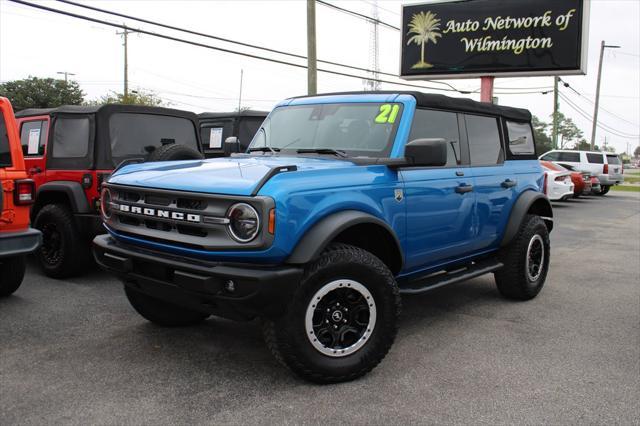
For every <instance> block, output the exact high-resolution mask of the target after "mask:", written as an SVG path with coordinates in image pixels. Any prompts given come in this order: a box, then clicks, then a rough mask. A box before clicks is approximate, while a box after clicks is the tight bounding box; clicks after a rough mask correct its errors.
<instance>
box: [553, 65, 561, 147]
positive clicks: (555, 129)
mask: <svg viewBox="0 0 640 426" xmlns="http://www.w3.org/2000/svg"><path fill="white" fill-rule="evenodd" d="M558 81H560V77H558V76H555V77H553V129H552V130H551V140H552V142H553V149H558V112H559V111H558V110H559V109H560V108H559V105H558Z"/></svg>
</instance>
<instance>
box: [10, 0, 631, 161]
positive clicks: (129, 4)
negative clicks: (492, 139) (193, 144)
mask: <svg viewBox="0 0 640 426" xmlns="http://www.w3.org/2000/svg"><path fill="white" fill-rule="evenodd" d="M76 1H78V2H82V3H84V4H88V5H91V6H95V7H99V8H103V9H108V10H111V11H117V12H120V13H124V14H127V15H132V16H135V17H142V18H145V19H148V20H153V21H157V22H160V23H163V24H169V25H173V26H176V27H181V28H187V29H189V30H192V31H198V32H202V33H207V34H211V35H215V36H219V37H225V38H229V39H233V40H237V41H242V42H244V43H250V44H255V45H259V46H264V47H269V48H271V49H277V50H281V51H286V52H291V53H296V54H299V55H303V56H304V55H306V50H307V48H306V2H305V1H301V0H288V1H266V0H258V1H249V0H236V1H184V0H183V1H169V0H165V1H157V0H156V1H152V0H143V1H124V0H111V1H86V2H84V1H82V0H76ZM34 2H37V3H38V4H41V5H45V6H49V7H52V8H57V9H61V10H67V11H73V12H75V13H79V14H83V15H89V16H92V17H96V18H99V19H102V20H105V21H109V22H114V23H119V24H122V23H126V24H127V26H129V27H131V28H136V29H145V30H148V31H153V32H159V33H163V34H166V35H171V36H174V37H180V38H186V39H188V40H192V41H195V42H199V43H203V44H208V45H212V46H217V47H221V48H227V49H232V50H238V51H242V52H246V53H250V54H257V55H259V56H267V57H269V58H274V59H279V60H284V61H289V62H295V63H297V64H301V65H304V64H305V61H304V60H300V59H296V58H290V57H287V56H283V55H279V54H275V53H267V52H262V51H259V50H256V49H251V48H247V47H238V46H235V45H232V44H229V43H226V42H222V41H217V40H211V39H207V38H203V37H198V36H193V35H186V34H183V33H179V32H176V31H172V30H167V29H162V28H158V27H153V26H151V25H148V24H140V23H137V22H135V21H130V20H127V19H123V18H118V17H114V16H110V15H105V14H101V13H99V12H93V11H89V10H86V9H81V8H77V7H74V6H72V5H67V4H63V3H59V2H55V1H36V0H34ZM328 2H331V3H333V4H336V5H338V6H340V7H343V8H345V9H349V10H353V11H356V12H358V13H361V14H365V15H369V16H372V15H373V13H374V3H375V2H374V1H373V0H328ZM422 2H424V1H380V0H379V1H378V2H377V10H378V15H379V19H380V20H381V21H384V22H388V23H390V24H392V25H394V26H398V27H399V26H400V10H401V5H402V4H403V3H404V4H408V3H422ZM590 9H591V12H590V16H591V19H590V23H589V35H588V37H589V43H588V45H589V51H588V68H587V73H586V75H580V76H564V77H562V79H563V80H564V81H565V82H567V83H568V84H569V85H570V88H567V87H561V93H562V94H563V97H565V98H561V100H560V111H561V112H562V113H563V114H565V115H566V116H568V117H571V118H572V119H573V120H574V121H575V122H576V124H577V125H578V127H579V128H580V129H581V130H582V131H583V132H584V135H585V138H586V139H587V140H589V139H590V135H591V120H590V118H589V117H591V115H592V114H593V102H594V99H595V92H596V75H597V67H598V56H599V51H600V42H601V41H602V40H605V41H606V43H607V44H613V45H619V46H621V48H620V49H615V50H614V49H606V50H605V55H604V62H603V74H602V75H603V77H602V83H601V98H600V106H601V109H600V113H599V122H601V123H603V124H604V125H606V126H608V127H610V128H613V129H614V130H615V131H616V132H617V133H619V134H618V135H616V134H613V133H610V132H607V131H605V130H601V129H598V133H597V136H596V141H597V144H598V145H602V144H603V143H604V141H605V138H606V142H607V145H609V146H613V147H614V148H615V149H616V151H617V152H625V151H627V149H629V151H630V152H633V150H634V149H635V147H636V146H638V144H639V142H640V138H639V137H638V135H640V0H592V1H591V7H590ZM316 22H317V23H316V26H317V40H318V41H317V50H318V58H319V59H324V60H328V61H333V62H338V63H344V64H349V65H354V66H358V67H362V68H371V67H372V66H373V62H372V57H373V56H372V55H371V48H370V45H371V42H370V41H371V34H372V27H373V25H372V24H371V23H370V22H368V21H366V20H364V19H361V18H358V17H356V16H353V15H350V14H346V13H343V12H340V11H338V10H335V9H333V8H329V7H327V6H325V5H322V4H320V3H318V4H317V6H316ZM118 31H120V30H118V29H116V28H113V27H108V26H106V25H102V24H99V23H94V22H86V21H82V20H78V19H75V18H71V17H66V16H62V15H58V14H54V13H51V12H47V11H41V10H36V9H33V8H30V7H28V6H24V5H20V4H17V3H12V2H9V1H8V0H0V82H5V81H10V80H15V79H21V78H26V77H28V76H37V77H52V78H63V76H62V75H61V74H58V73H60V72H65V71H66V72H69V73H73V74H75V75H73V76H70V77H69V78H72V79H74V80H77V81H78V82H79V84H80V86H81V88H82V90H83V91H84V92H85V94H86V97H87V98H88V99H96V98H99V97H100V96H103V95H105V94H107V93H109V92H110V91H117V92H122V87H123V76H124V71H123V68H124V67H123V63H124V60H123V56H124V55H123V46H122V36H121V35H118V34H117V32H118ZM378 39H379V43H378V46H379V50H378V51H379V69H380V70H381V71H384V72H390V73H395V74H397V73H398V64H399V56H400V33H399V31H397V30H394V29H391V28H387V27H384V26H379V27H378ZM128 40H129V43H128V45H129V61H128V62H129V87H130V89H132V90H139V91H152V92H154V93H156V94H157V95H158V96H160V97H161V98H162V99H163V101H164V102H165V104H166V105H168V106H171V107H174V108H180V109H186V110H192V111H195V112H202V111H230V110H233V109H235V108H237V107H238V103H239V99H238V98H239V93H240V74H241V71H242V75H243V78H242V101H241V106H242V107H243V108H244V107H250V108H252V109H261V110H269V109H271V108H272V107H273V106H274V105H275V104H276V103H277V102H278V101H279V100H282V99H285V98H287V97H291V96H298V95H304V94H306V91H307V82H306V69H304V68H296V67H291V66H285V65H281V64H275V63H271V62H266V61H262V60H259V59H253V58H247V57H242V56H238V55H234V54H230V53H225V52H220V51H215V50H211V49H207V48H202V47H197V46H189V45H185V44H182V43H178V42H174V41H170V40H164V39H158V38H156V37H152V36H149V35H146V34H130V35H129V37H128ZM319 68H327V69H333V70H339V71H343V72H347V73H354V74H358V75H362V74H363V73H362V72H358V71H353V70H348V69H344V68H336V67H334V66H329V65H325V64H319ZM384 78H385V79H391V80H394V81H398V82H402V80H400V79H397V78H392V77H388V78H387V77H384ZM446 82H448V83H450V84H452V85H454V86H455V87H456V88H459V89H462V90H471V91H475V90H479V88H480V80H479V79H462V80H448V81H446ZM411 83H415V82H411ZM424 84H425V85H428V86H431V87H446V86H444V85H443V84H437V83H435V82H431V83H428V82H424ZM552 86H553V77H535V78H534V77H513V78H497V79H496V82H495V87H496V92H497V94H496V96H497V97H498V102H499V103H500V104H503V105H510V106H516V107H523V108H528V109H529V110H531V112H532V113H533V114H535V115H536V116H538V117H540V118H541V119H543V120H545V121H550V119H549V116H550V114H551V113H552V111H553V94H552V93H551V92H550V93H548V94H541V93H539V92H540V91H543V90H548V89H551V88H552ZM363 88H364V82H363V80H362V79H361V78H350V77H344V76H338V75H332V74H327V73H319V75H318V92H334V91H345V90H362V89H363ZM380 88H381V89H384V90H399V89H402V86H398V85H392V84H387V83H383V84H381V86H380ZM405 89H406V88H405ZM424 91H426V92H433V93H443V92H439V91H433V90H424ZM527 91H529V92H531V91H534V92H538V93H529V94H523V93H518V92H527ZM505 92H508V93H505ZM445 94H448V95H451V96H466V97H471V98H473V99H476V100H479V93H473V94H471V95H457V94H455V93H454V94H451V93H445ZM565 99H568V101H566V100H565ZM575 108H578V109H580V110H582V112H579V111H577V110H576V109H575ZM585 116H586V117H585ZM620 134H625V135H631V136H630V137H627V136H624V137H623V136H620Z"/></svg>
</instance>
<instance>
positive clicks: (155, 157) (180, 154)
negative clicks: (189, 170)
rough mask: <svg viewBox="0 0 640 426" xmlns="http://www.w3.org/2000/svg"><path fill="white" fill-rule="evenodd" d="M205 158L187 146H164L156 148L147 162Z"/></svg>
mask: <svg viewBox="0 0 640 426" xmlns="http://www.w3.org/2000/svg"><path fill="white" fill-rule="evenodd" d="M203 158H204V156H203V155H202V154H201V153H199V152H198V151H196V150H195V149H193V148H190V147H188V146H186V145H178V144H171V145H162V146H161V147H159V148H156V149H155V150H154V151H153V152H152V153H151V154H149V158H148V159H147V161H177V160H201V159H203Z"/></svg>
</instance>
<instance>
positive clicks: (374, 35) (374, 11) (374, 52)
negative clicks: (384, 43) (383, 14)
mask: <svg viewBox="0 0 640 426" xmlns="http://www.w3.org/2000/svg"><path fill="white" fill-rule="evenodd" d="M371 16H372V17H373V22H372V23H371V33H370V34H369V68H370V69H372V70H373V72H372V78H371V79H368V80H364V85H365V90H379V89H380V82H379V81H378V77H379V74H378V71H379V68H380V63H379V60H378V58H379V55H378V44H379V43H378V41H379V40H378V0H373V2H372V3H371Z"/></svg>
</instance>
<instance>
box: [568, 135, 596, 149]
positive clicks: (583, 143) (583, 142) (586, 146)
mask: <svg viewBox="0 0 640 426" xmlns="http://www.w3.org/2000/svg"><path fill="white" fill-rule="evenodd" d="M572 149H575V150H576V151H591V144H590V143H589V142H587V140H586V139H584V138H582V139H580V140H579V141H578V142H576V143H575V144H574V145H573V148H572ZM593 149H595V150H596V151H600V147H599V146H598V145H595V146H594V147H593Z"/></svg>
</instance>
